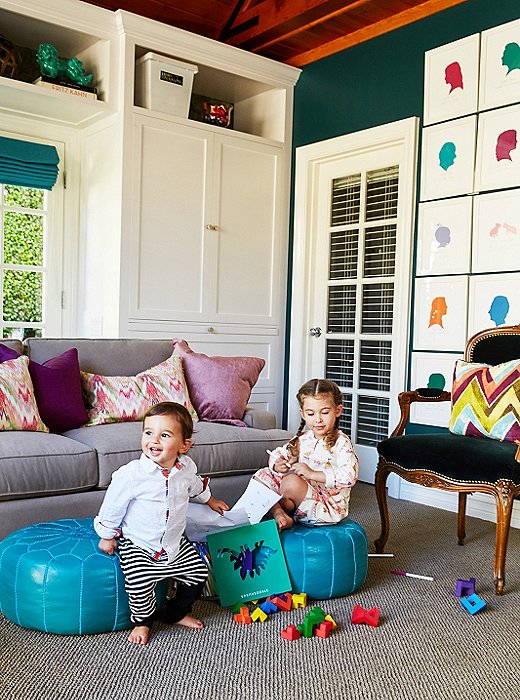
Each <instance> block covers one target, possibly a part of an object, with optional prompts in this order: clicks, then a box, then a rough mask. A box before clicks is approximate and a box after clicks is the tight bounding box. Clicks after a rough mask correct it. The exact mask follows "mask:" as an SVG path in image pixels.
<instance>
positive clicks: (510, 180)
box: [475, 105, 520, 192]
mask: <svg viewBox="0 0 520 700" xmlns="http://www.w3.org/2000/svg"><path fill="white" fill-rule="evenodd" d="M519 183H520V105H513V106H512V107H503V108H502V109H495V110H493V111H491V112H485V113H484V114H479V118H478V143H477V160H476V168H475V190H476V191H477V192H481V191H482V190H484V191H486V190H497V189H503V188H505V187H518V184H519Z"/></svg>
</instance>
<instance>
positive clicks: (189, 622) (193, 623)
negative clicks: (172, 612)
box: [176, 615, 204, 630]
mask: <svg viewBox="0 0 520 700" xmlns="http://www.w3.org/2000/svg"><path fill="white" fill-rule="evenodd" d="M176 624H177V625H183V626H184V627H194V628H195V629H198V630H200V629H202V628H203V627H204V623H203V622H202V620H198V619H197V618H196V617H192V616H191V615H185V616H184V617H183V618H182V620H179V621H178V622H177V623H176Z"/></svg>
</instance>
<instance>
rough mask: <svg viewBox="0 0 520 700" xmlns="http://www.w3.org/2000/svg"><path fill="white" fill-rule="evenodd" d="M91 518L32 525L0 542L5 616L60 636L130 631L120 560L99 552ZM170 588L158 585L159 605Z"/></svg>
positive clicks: (0, 585)
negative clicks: (128, 629)
mask: <svg viewBox="0 0 520 700" xmlns="http://www.w3.org/2000/svg"><path fill="white" fill-rule="evenodd" d="M98 542H99V537H98V535H97V534H96V532H95V530H94V527H93V521H92V518H83V519H80V520H75V519H63V520H56V521H53V522H48V523H39V524H38V525H30V526H29V527H25V528H22V529H21V530H17V531H16V532H13V533H11V534H10V535H8V536H7V537H6V538H5V539H4V540H2V541H1V542H0V612H2V613H3V615H5V617H7V618H8V619H9V620H11V622H14V623H16V624H17V625H20V626H21V627H29V628H31V629H36V630H41V631H42V632H54V633H56V634H94V633H97V632H112V631H115V630H122V629H127V628H129V627H131V626H132V623H131V622H130V609H129V607H128V596H127V594H126V591H125V586H124V577H123V573H122V571H121V569H120V566H119V558H118V557H117V556H109V555H108V554H104V553H103V552H101V551H100V550H99V549H98ZM165 594H166V589H165V587H164V586H162V587H160V586H157V599H158V602H159V603H160V602H162V601H161V599H163V600H164V597H165Z"/></svg>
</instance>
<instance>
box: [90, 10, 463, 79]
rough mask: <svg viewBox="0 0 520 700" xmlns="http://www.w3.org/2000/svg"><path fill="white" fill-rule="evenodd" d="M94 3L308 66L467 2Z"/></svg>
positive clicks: (270, 56) (293, 63) (296, 64)
mask: <svg viewBox="0 0 520 700" xmlns="http://www.w3.org/2000/svg"><path fill="white" fill-rule="evenodd" d="M88 1H89V2H90V3H91V4H93V5H98V6H99V7H104V8H106V9H109V10H117V9H122V10H127V11H129V12H134V13H135V14H137V15H142V16H144V17H149V18H151V19H155V20H158V21H160V22H164V23H165V24H171V25H173V26H175V27H179V28H181V29H186V30H188V31H190V32H193V33H194V34H200V35H202V36H206V37H209V38H211V39H216V40H217V41H223V42H225V43H226V44H230V45H232V46H238V47H240V48H242V49H246V50H247V51H251V52H253V53H258V54H260V55H262V56H267V57H268V58H273V59H275V60H277V61H281V62H283V63H288V64H290V65H293V66H304V65H306V64H307V63H311V62H312V61H316V60H318V59H320V58H324V57H325V56H330V55H331V54H333V53H336V52H337V51H342V50H343V49H346V48H349V47H351V46H355V45H356V44H360V43H362V42H364V41H368V40H369V39H372V38H373V37H376V36H379V35H381V34H385V33H386V32H390V31H392V30H394V29H397V28H399V27H402V26H404V25H406V24H411V23H412V22H415V21H417V20H419V19H422V18H424V17H428V16H429V15H432V14H435V13H436V12H441V11H442V10H445V9H447V8H449V7H452V6H453V5H459V4H461V3H462V2H466V1H467V0H88Z"/></svg>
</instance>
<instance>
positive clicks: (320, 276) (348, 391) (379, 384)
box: [293, 142, 415, 481]
mask: <svg viewBox="0 0 520 700" xmlns="http://www.w3.org/2000/svg"><path fill="white" fill-rule="evenodd" d="M325 143H326V142H325ZM313 147H314V148H316V145H314V144H313ZM304 148H305V147H304ZM302 150H303V149H302ZM412 152H414V151H412ZM404 154H405V150H404V149H403V147H402V144H396V143H395V142H394V143H393V144H391V145H389V146H388V148H385V149H379V148H375V149H371V148H369V149H367V150H366V152H364V153H360V152H359V150H358V149H355V150H354V153H352V154H351V153H348V154H345V155H344V156H343V157H331V156H327V158H325V159H324V161H323V162H319V163H318V164H317V165H316V166H315V167H314V168H312V169H309V168H308V169H307V173H309V172H310V173H312V177H311V179H310V181H307V200H306V203H305V206H306V207H307V212H306V216H305V224H306V227H307V231H306V250H307V255H308V267H307V269H306V275H307V277H306V279H307V283H308V289H307V292H306V293H307V295H308V303H307V308H306V310H304V313H303V314H302V323H303V324H304V325H306V326H307V327H306V329H305V328H304V329H303V335H304V337H305V341H304V342H305V346H306V347H305V353H304V357H303V363H302V364H303V367H304V368H305V369H304V373H305V375H304V376H305V379H309V378H311V377H318V376H321V377H327V378H328V379H332V380H334V381H335V382H337V384H339V386H340V387H341V390H342V392H343V397H344V400H343V405H344V410H343V414H342V416H341V427H342V429H343V430H344V431H345V432H347V433H348V434H349V435H351V437H352V440H353V443H354V445H355V448H356V451H357V453H358V455H359V458H360V477H361V478H362V479H363V480H364V481H373V477H374V472H375V468H376V463H377V449H376V448H377V444H378V442H379V441H380V440H382V439H384V438H386V437H387V436H388V435H389V433H390V432H391V431H392V429H393V428H394V427H395V424H396V423H397V413H398V411H396V409H397V394H398V393H399V391H402V390H403V389H404V388H405V374H406V365H407V362H406V358H407V353H408V329H409V308H410V303H409V291H410V253H411V230H412V221H413V183H414V176H415V170H414V167H413V165H412V167H411V172H410V165H411V164H410V162H409V161H407V160H406V158H405V157H404ZM403 171H404V183H403ZM302 201H303V198H302ZM296 222H297V225H298V217H296ZM296 254H297V255H298V254H299V252H298V246H296ZM296 293H297V291H296ZM294 306H295V304H293V307H294ZM293 317H294V315H293ZM295 322H296V323H297V322H298V318H297V315H296V318H295ZM294 337H295V334H294V333H293V345H294Z"/></svg>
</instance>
